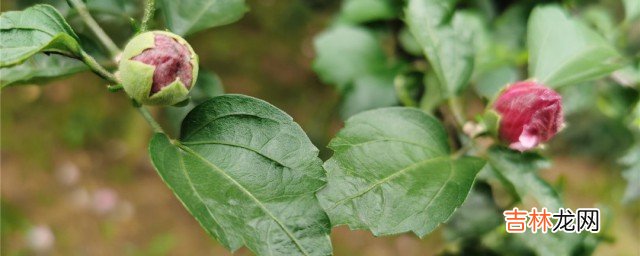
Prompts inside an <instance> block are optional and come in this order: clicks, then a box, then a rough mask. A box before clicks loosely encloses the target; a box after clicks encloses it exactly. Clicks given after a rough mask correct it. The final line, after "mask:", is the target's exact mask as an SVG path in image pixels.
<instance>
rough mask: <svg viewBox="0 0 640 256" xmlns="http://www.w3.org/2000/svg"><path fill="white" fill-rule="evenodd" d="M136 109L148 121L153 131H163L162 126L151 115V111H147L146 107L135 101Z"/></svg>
mask: <svg viewBox="0 0 640 256" xmlns="http://www.w3.org/2000/svg"><path fill="white" fill-rule="evenodd" d="M136 109H137V110H138V112H140V114H142V117H144V120H146V121H147V123H149V126H151V129H152V130H153V132H155V133H164V130H162V126H160V124H158V122H156V120H155V119H154V118H153V116H152V115H151V112H149V110H148V109H147V108H145V107H144V106H141V105H139V104H137V103H136Z"/></svg>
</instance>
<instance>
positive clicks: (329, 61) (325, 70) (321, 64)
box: [313, 25, 387, 91]
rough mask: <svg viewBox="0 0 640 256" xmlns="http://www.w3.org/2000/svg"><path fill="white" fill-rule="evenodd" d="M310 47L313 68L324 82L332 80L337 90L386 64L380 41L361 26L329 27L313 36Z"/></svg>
mask: <svg viewBox="0 0 640 256" xmlns="http://www.w3.org/2000/svg"><path fill="white" fill-rule="evenodd" d="M314 47H315V50H316V54H317V57H316V59H315V61H314V63H313V69H314V70H315V71H316V72H317V73H318V75H319V76H320V78H321V79H322V80H323V81H324V82H325V83H330V84H334V85H335V86H337V87H338V89H339V90H340V91H343V90H345V89H346V88H347V86H348V85H349V84H350V83H352V82H354V81H355V80H356V79H357V78H359V77H361V76H366V75H369V74H371V75H374V74H376V73H378V72H381V71H384V70H385V69H386V68H387V60H386V56H385V54H384V51H383V50H382V46H381V43H380V42H379V41H378V39H377V38H376V36H375V35H374V34H373V33H372V32H371V31H369V30H367V29H365V28H363V27H358V26H348V25H338V26H336V27H333V28H330V29H329V30H327V31H324V32H322V33H321V34H320V35H318V36H317V37H316V38H315V40H314Z"/></svg>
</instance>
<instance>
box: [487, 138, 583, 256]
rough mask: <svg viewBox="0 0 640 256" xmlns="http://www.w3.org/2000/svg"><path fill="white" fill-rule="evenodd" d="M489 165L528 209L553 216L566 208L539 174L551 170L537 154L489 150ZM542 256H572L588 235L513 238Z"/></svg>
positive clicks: (560, 234) (524, 234)
mask: <svg viewBox="0 0 640 256" xmlns="http://www.w3.org/2000/svg"><path fill="white" fill-rule="evenodd" d="M488 157H489V164H490V166H491V167H492V168H491V169H492V170H493V173H494V174H496V176H497V177H498V178H499V179H500V181H501V182H502V183H503V184H504V185H505V186H506V187H507V189H508V190H510V191H512V192H514V193H515V194H514V195H515V196H516V198H520V199H521V201H522V202H523V204H524V205H525V207H526V209H530V208H531V207H538V209H540V207H546V208H547V210H548V211H549V212H554V213H555V212H558V209H559V208H561V207H564V204H563V202H562V200H561V199H560V196H559V195H558V193H557V192H556V191H555V190H554V189H553V187H551V186H550V185H549V184H548V183H547V182H546V181H544V180H543V179H542V178H540V177H539V176H538V174H537V171H538V170H539V169H540V168H542V167H546V166H548V162H547V161H546V160H545V159H544V158H542V157H541V156H539V155H537V154H535V153H520V152H516V151H513V150H510V149H507V148H504V147H497V146H495V147H492V148H490V149H489V154H488ZM512 235H514V236H516V237H518V238H519V239H521V241H522V242H524V243H525V244H526V245H527V246H528V247H529V248H530V249H532V250H534V251H535V252H537V253H538V254H539V255H571V253H572V251H573V250H575V249H576V248H577V246H578V245H579V244H580V243H581V241H582V240H583V239H584V234H582V235H581V234H573V233H564V232H559V233H542V232H538V233H531V232H530V231H529V230H528V231H527V232H526V233H522V234H512Z"/></svg>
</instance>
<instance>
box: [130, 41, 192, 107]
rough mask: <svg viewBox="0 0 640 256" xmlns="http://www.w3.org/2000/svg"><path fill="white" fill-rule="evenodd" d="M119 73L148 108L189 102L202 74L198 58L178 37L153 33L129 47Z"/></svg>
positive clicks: (137, 98)
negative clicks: (187, 99)
mask: <svg viewBox="0 0 640 256" xmlns="http://www.w3.org/2000/svg"><path fill="white" fill-rule="evenodd" d="M119 73H120V77H121V81H122V86H123V87H124V89H125V91H126V92H127V94H128V95H129V96H130V97H131V98H133V99H135V100H136V101H137V102H139V103H142V104H146V105H173V104H176V103H178V102H180V101H183V100H185V99H186V97H187V95H188V93H189V90H191V89H192V88H193V86H194V85H195V81H196V78H197V75H198V56H197V55H196V54H195V53H194V52H193V49H192V48H191V46H190V45H189V44H188V43H187V42H186V41H185V40H184V39H183V38H181V37H179V36H178V35H175V34H172V33H169V32H164V31H151V32H145V33H142V34H140V35H137V36H135V37H134V38H133V39H131V41H130V42H129V43H128V44H127V46H126V47H125V49H124V51H123V53H122V58H121V61H120V67H119Z"/></svg>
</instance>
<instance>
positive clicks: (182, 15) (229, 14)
mask: <svg viewBox="0 0 640 256" xmlns="http://www.w3.org/2000/svg"><path fill="white" fill-rule="evenodd" d="M160 3H161V4H162V13H163V14H164V20H165V23H166V25H167V27H168V28H169V30H171V32H173V33H176V34H178V35H183V36H184V35H190V34H193V33H196V32H198V31H201V30H205V29H208V28H212V27H217V26H222V25H227V24H230V23H233V22H235V21H237V20H239V19H240V18H242V16H243V15H244V13H245V12H247V11H248V10H249V8H248V7H247V5H246V4H245V1H244V0H183V1H174V0H160Z"/></svg>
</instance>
